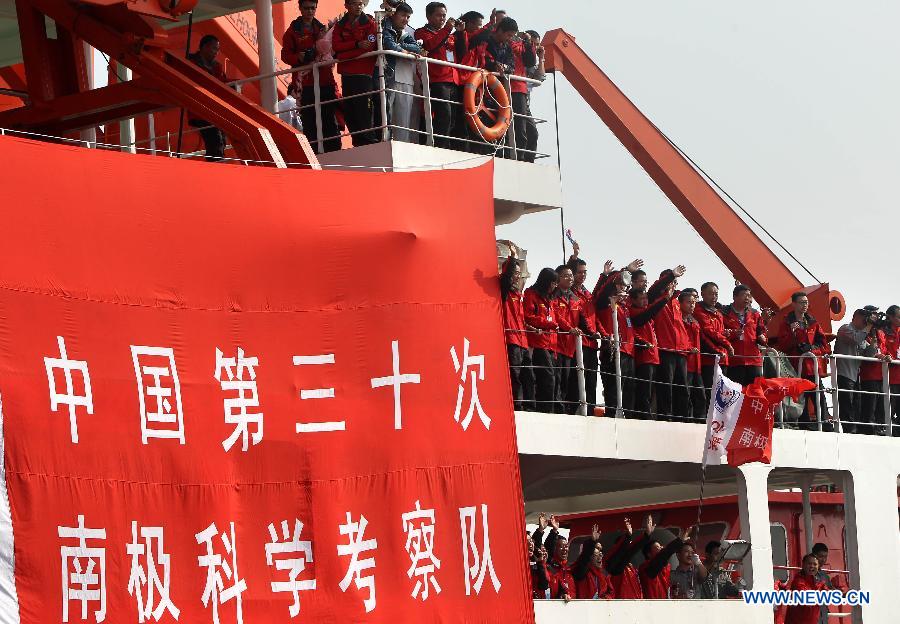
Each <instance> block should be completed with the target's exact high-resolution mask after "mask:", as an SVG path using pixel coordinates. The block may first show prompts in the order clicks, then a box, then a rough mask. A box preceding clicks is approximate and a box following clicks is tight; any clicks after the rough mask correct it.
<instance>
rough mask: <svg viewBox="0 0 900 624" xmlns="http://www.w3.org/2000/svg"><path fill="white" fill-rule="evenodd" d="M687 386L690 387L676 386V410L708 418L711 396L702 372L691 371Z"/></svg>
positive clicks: (696, 416) (700, 417) (702, 418)
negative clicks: (708, 393) (707, 390)
mask: <svg viewBox="0 0 900 624" xmlns="http://www.w3.org/2000/svg"><path fill="white" fill-rule="evenodd" d="M687 386H689V387H687V388H676V392H675V411H676V412H677V413H682V412H683V413H686V414H689V415H691V416H692V417H693V418H695V419H698V418H699V419H700V420H706V414H707V412H708V411H709V397H708V396H707V393H706V389H705V384H704V383H703V377H702V376H701V375H700V373H698V372H693V373H690V372H689V373H688V374H687Z"/></svg>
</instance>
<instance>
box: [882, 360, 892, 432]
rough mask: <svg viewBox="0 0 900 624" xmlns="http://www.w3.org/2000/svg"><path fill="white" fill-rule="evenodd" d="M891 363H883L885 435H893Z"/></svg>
mask: <svg viewBox="0 0 900 624" xmlns="http://www.w3.org/2000/svg"><path fill="white" fill-rule="evenodd" d="M889 367H890V363H889V362H882V363H881V391H882V392H883V393H884V397H883V399H884V426H885V430H884V435H886V436H888V437H890V435H891V381H890V375H889V373H888V369H889Z"/></svg>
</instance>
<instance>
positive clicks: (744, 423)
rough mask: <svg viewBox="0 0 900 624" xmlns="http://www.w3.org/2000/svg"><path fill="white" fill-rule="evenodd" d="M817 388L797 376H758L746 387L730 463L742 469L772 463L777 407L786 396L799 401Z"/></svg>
mask: <svg viewBox="0 0 900 624" xmlns="http://www.w3.org/2000/svg"><path fill="white" fill-rule="evenodd" d="M815 387H816V385H815V384H814V383H813V382H811V381H808V380H806V379H797V378H795V377H782V378H777V379H764V378H762V377H759V378H757V380H756V381H754V382H753V383H752V384H750V385H749V386H747V387H746V388H744V401H743V403H742V404H741V411H740V414H738V419H737V423H735V427H734V432H733V434H732V435H731V439H730V440H729V441H728V445H727V447H726V450H727V451H728V464H729V465H730V466H740V465H741V464H746V463H749V462H753V461H758V462H762V463H764V464H768V463H771V462H772V429H773V426H774V422H775V408H776V407H777V406H778V404H779V403H781V401H782V400H784V398H785V397H787V396H790V397H792V398H794V399H796V398H798V397H799V396H800V395H801V394H802V393H804V392H807V391H809V390H814V389H815Z"/></svg>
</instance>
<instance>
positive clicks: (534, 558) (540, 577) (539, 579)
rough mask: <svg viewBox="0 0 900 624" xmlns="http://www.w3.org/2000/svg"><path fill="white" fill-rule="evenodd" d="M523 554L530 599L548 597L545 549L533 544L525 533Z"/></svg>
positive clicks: (548, 582) (531, 539) (548, 580)
mask: <svg viewBox="0 0 900 624" xmlns="http://www.w3.org/2000/svg"><path fill="white" fill-rule="evenodd" d="M542 515H543V514H542ZM525 552H526V554H527V558H526V561H528V572H529V574H530V575H531V597H532V598H535V599H543V598H547V597H549V596H548V594H549V593H550V579H549V578H548V577H547V549H546V548H544V546H543V545H537V544H535V541H534V539H533V537H532V536H531V535H529V534H528V532H527V531H526V533H525Z"/></svg>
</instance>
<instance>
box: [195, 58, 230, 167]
mask: <svg viewBox="0 0 900 624" xmlns="http://www.w3.org/2000/svg"><path fill="white" fill-rule="evenodd" d="M187 58H188V60H189V61H191V62H192V63H193V64H194V65H196V66H197V67H199V68H200V69H202V70H203V71H205V72H206V73H207V74H209V75H210V76H212V77H213V78H215V79H216V80H219V81H221V82H228V76H226V75H225V69H224V68H223V67H222V64H221V63H220V62H219V61H217V60H213V61H211V62H206V60H205V59H204V58H203V56H202V55H201V54H200V52H199V51H197V52H192V53H191V54H188V55H187ZM188 125H189V126H191V127H192V128H198V129H199V130H198V132H199V133H200V137H201V138H202V139H203V146H204V148H205V150H206V160H209V161H211V162H214V161H217V160H222V159H223V158H224V157H225V133H224V132H222V131H221V130H220V129H219V128H217V127H216V126H214V125H212V124H211V123H210V122H208V121H206V120H205V119H200V118H199V117H194V116H193V115H191V112H190V111H188Z"/></svg>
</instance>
